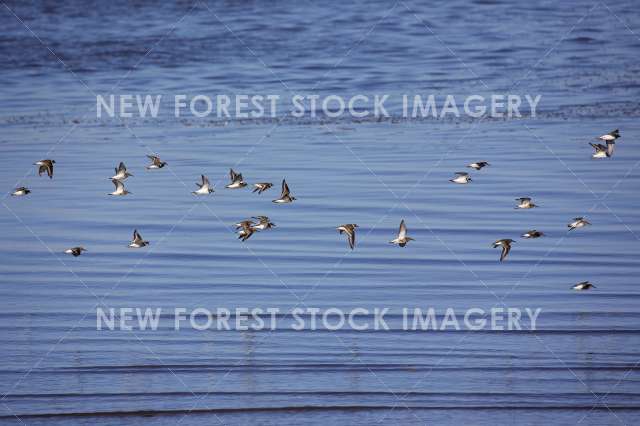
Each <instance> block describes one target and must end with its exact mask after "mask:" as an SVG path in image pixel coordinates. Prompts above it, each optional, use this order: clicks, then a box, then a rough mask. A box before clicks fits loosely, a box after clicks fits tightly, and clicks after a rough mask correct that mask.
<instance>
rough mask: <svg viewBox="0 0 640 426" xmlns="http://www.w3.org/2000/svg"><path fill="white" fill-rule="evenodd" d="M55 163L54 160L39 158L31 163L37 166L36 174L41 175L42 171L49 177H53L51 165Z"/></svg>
mask: <svg viewBox="0 0 640 426" xmlns="http://www.w3.org/2000/svg"><path fill="white" fill-rule="evenodd" d="M54 164H56V160H40V161H36V162H35V163H33V165H34V166H40V167H38V176H42V174H43V173H45V172H46V173H47V175H48V176H49V179H53V165H54Z"/></svg>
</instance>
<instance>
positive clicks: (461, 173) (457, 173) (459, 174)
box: [456, 172, 469, 176]
mask: <svg viewBox="0 0 640 426" xmlns="http://www.w3.org/2000/svg"><path fill="white" fill-rule="evenodd" d="M456 175H458V176H469V173H467V172H456Z"/></svg>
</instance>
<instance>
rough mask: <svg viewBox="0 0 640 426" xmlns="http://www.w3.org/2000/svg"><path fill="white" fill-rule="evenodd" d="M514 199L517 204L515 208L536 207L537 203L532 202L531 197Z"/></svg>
mask: <svg viewBox="0 0 640 426" xmlns="http://www.w3.org/2000/svg"><path fill="white" fill-rule="evenodd" d="M516 201H517V202H518V204H517V205H516V207H514V208H515V209H532V208H534V207H538V206H537V205H535V204H533V202H532V201H531V198H529V197H521V198H516Z"/></svg>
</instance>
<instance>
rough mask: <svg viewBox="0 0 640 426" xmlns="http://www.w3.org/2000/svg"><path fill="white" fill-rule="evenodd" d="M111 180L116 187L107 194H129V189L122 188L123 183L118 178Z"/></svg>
mask: <svg viewBox="0 0 640 426" xmlns="http://www.w3.org/2000/svg"><path fill="white" fill-rule="evenodd" d="M111 182H112V183H113V184H114V185H115V186H116V189H115V190H114V191H113V192H110V193H109V195H127V194H131V193H130V192H129V191H127V190H126V189H124V183H122V182H121V181H119V180H118V179H111Z"/></svg>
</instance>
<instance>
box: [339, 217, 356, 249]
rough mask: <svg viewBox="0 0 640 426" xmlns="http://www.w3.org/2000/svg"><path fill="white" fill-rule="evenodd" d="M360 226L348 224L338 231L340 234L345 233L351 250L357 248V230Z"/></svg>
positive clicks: (341, 226)
mask: <svg viewBox="0 0 640 426" xmlns="http://www.w3.org/2000/svg"><path fill="white" fill-rule="evenodd" d="M357 227H358V225H356V224H355V223H347V224H345V225H340V226H338V227H337V228H336V229H337V230H338V231H340V234H342V233H343V232H344V233H345V234H347V241H348V242H349V247H351V250H353V248H354V247H355V246H356V228H357Z"/></svg>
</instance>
